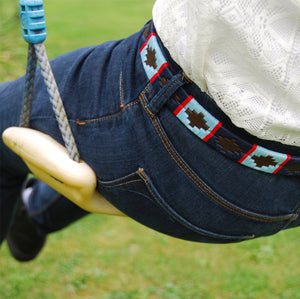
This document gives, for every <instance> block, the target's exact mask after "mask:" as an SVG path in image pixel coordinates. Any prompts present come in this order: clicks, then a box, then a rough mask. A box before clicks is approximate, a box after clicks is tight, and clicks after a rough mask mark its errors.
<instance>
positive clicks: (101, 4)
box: [0, 0, 300, 299]
mask: <svg viewBox="0 0 300 299" xmlns="http://www.w3.org/2000/svg"><path fill="white" fill-rule="evenodd" d="M153 2H154V0H85V1H82V0H72V1H71V0H64V1H58V0H49V1H45V9H46V21H47V32H48V37H47V40H46V48H47V51H48V56H49V58H52V57H54V56H57V55H59V54H62V53H64V52H66V51H70V50H72V49H75V48H79V47H84V46H88V45H91V44H96V43H101V42H103V41H105V40H109V39H118V38H122V37H125V36H127V35H129V34H131V33H134V32H135V31H137V30H139V29H140V28H141V27H142V26H143V24H144V23H145V22H146V20H148V19H149V18H151V7H152V5H153ZM26 48H27V45H26V44H25V42H24V41H23V39H22V36H21V31H20V25H19V20H18V1H15V0H0V81H5V80H12V79H14V78H17V77H18V76H20V75H22V74H23V73H24V70H25V65H26V55H27V54H26V51H27V50H26ZM8 100H9V99H8ZM299 245H300V231H299V229H293V230H288V231H284V232H281V233H279V234H278V235H275V236H272V237H268V238H261V239H257V240H253V241H248V242H244V243H240V244H229V245H209V244H200V243H199V244H197V243H192V242H185V241H181V240H177V239H173V238H170V237H167V236H164V235H162V234H159V233H156V232H154V231H152V230H150V229H147V228H145V227H143V226H141V225H139V224H137V223H135V222H134V221H133V220H130V219H126V218H118V217H110V216H102V215H89V216H87V217H86V218H84V219H82V220H80V221H78V222H77V223H75V224H73V225H71V226H70V227H68V228H66V229H64V230H63V231H61V232H58V233H55V234H53V235H50V236H49V238H48V242H47V245H46V246H45V248H44V250H43V251H42V253H41V254H40V256H39V257H38V258H37V259H36V260H34V261H32V262H29V263H25V264H21V263H18V262H16V261H15V260H13V258H12V257H11V256H10V254H9V252H8V249H7V246H6V244H3V246H2V247H1V250H0V298H1V299H8V298H16V299H27V298H28V299H29V298H30V299H35V298H43V299H44V298H45V299H48V298H49V299H50V298H58V299H60V298H71V299H72V298H74V299H75V298H76V299H77V298H100V299H199V298H204V299H209V298H216V299H223V298H225V299H227V298H293V299H295V298H300V267H299V265H300V252H299V251H298V249H297V248H298V246H299ZM299 247H300V246H299Z"/></svg>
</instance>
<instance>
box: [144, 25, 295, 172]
mask: <svg viewBox="0 0 300 299" xmlns="http://www.w3.org/2000/svg"><path fill="white" fill-rule="evenodd" d="M147 30H148V32H147V37H144V38H145V41H144V43H143V45H142V47H141V48H140V56H141V60H142V64H143V67H144V70H145V72H146V75H147V77H148V78H149V81H150V82H151V83H152V85H153V86H154V87H156V88H157V89H161V88H162V87H163V86H164V84H165V83H166V82H167V81H168V80H169V79H171V78H172V77H173V76H174V74H173V73H172V70H171V68H170V66H169V63H168V61H167V59H166V57H165V55H164V53H163V50H162V49H161V47H160V45H159V42H158V37H157V35H156V32H155V29H154V26H153V25H152V24H150V25H149V26H148V28H147ZM166 104H167V105H168V107H169V108H170V109H171V111H172V112H173V113H174V115H175V116H176V117H177V118H178V120H179V121H181V122H182V123H183V124H184V125H185V126H186V128H187V129H188V130H190V131H191V132H193V133H194V134H195V135H196V136H197V137H198V138H200V139H202V140H203V142H206V143H207V144H209V145H211V146H212V147H213V148H214V149H215V150H217V151H219V152H221V153H222V154H224V155H225V156H227V157H228V158H230V159H231V160H234V161H236V162H238V163H240V164H241V165H244V166H247V167H250V168H253V169H255V170H258V171H262V172H266V173H269V174H282V175H300V157H298V156H293V155H290V154H286V153H281V152H276V151H273V150H270V149H267V148H265V147H263V146H260V145H257V144H253V143H250V142H249V141H247V140H244V139H243V138H241V137H239V136H238V135H237V134H236V133H234V132H233V131H232V130H230V127H228V126H226V125H225V124H223V123H222V122H221V121H219V120H218V119H217V118H216V117H214V116H213V115H212V114H211V113H210V112H208V111H207V110H206V109H205V108H204V107H203V106H202V105H201V104H200V103H199V102H198V101H197V100H196V99H195V98H194V97H193V96H192V95H189V94H188V93H187V92H186V91H185V89H184V88H183V87H180V88H178V90H177V91H176V99H175V100H172V101H168V102H167V103H166Z"/></svg>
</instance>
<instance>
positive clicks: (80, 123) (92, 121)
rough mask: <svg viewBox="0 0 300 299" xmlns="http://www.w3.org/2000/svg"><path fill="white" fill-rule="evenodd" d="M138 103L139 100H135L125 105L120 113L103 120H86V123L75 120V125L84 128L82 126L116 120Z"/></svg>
mask: <svg viewBox="0 0 300 299" xmlns="http://www.w3.org/2000/svg"><path fill="white" fill-rule="evenodd" d="M139 102H140V100H137V101H135V102H133V103H131V104H128V105H126V106H125V107H124V108H123V109H122V110H121V111H120V112H118V113H116V114H114V115H110V116H107V117H104V118H101V119H94V120H86V121H84V120H83V121H81V120H79V119H77V121H76V123H77V125H79V126H84V125H87V124H92V123H98V122H102V121H105V120H108V119H113V118H116V117H119V116H120V115H122V114H123V113H124V112H125V111H126V110H127V109H128V108H130V107H132V106H134V105H136V104H138V103H139Z"/></svg>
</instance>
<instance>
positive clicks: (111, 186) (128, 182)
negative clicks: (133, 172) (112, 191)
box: [103, 179, 142, 188]
mask: <svg viewBox="0 0 300 299" xmlns="http://www.w3.org/2000/svg"><path fill="white" fill-rule="evenodd" d="M136 182H142V180H141V179H137V180H132V181H127V182H124V183H120V184H116V185H110V186H109V185H105V184H103V185H104V186H105V187H106V188H114V187H120V186H124V185H127V184H132V183H136Z"/></svg>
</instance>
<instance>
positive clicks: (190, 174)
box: [140, 93, 294, 222]
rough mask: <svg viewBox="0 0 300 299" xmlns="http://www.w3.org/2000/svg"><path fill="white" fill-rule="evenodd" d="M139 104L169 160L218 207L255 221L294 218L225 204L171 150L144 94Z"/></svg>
mask: <svg viewBox="0 0 300 299" xmlns="http://www.w3.org/2000/svg"><path fill="white" fill-rule="evenodd" d="M140 98H141V103H142V106H143V108H144V110H145V111H146V113H147V115H148V117H149V118H150V120H151V122H152V125H153V127H154V128H155V130H156V132H157V134H158V136H159V138H160V139H161V141H162V143H163V145H164V147H165V149H166V150H167V152H168V153H169V155H170V156H171V158H172V159H173V160H174V162H175V163H176V164H177V165H178V166H179V167H180V169H181V170H182V171H183V172H184V173H185V174H186V175H187V177H188V178H189V179H190V180H191V181H192V182H193V183H194V184H195V185H196V186H197V187H198V188H200V189H201V190H202V191H203V192H204V193H205V194H206V195H207V196H209V197H210V198H211V199H212V200H213V201H215V202H216V203H218V204H219V205H221V206H223V207H224V208H226V209H228V210H230V211H231V212H234V213H236V214H238V215H241V216H244V217H247V218H250V219H254V220H257V221H264V222H276V221H282V220H288V219H291V218H293V217H294V215H287V216H278V217H276V216H274V217H273V216H270V217H272V218H268V217H267V216H259V215H253V214H252V213H250V212H249V213H248V212H246V211H242V210H241V209H239V208H236V207H234V206H232V205H231V204H230V203H227V202H225V201H224V200H222V199H221V198H220V197H219V196H217V195H216V194H215V193H213V192H212V191H211V190H210V189H208V188H207V187H206V186H205V185H204V184H203V183H202V182H201V181H200V180H199V179H198V178H197V177H196V176H195V174H194V173H193V172H192V171H191V169H189V168H188V167H187V165H186V163H185V162H184V161H183V160H182V159H181V157H179V156H178V154H177V153H176V152H175V151H174V150H173V149H172V145H171V144H170V143H169V141H168V140H167V138H166V136H165V134H164V133H163V131H162V130H161V128H160V125H159V124H158V121H157V119H156V117H155V116H153V115H151V113H150V111H149V109H148V108H147V106H146V99H145V93H142V94H141V95H140Z"/></svg>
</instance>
